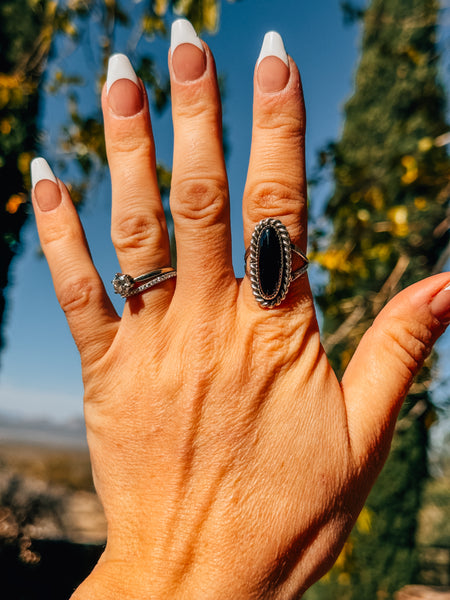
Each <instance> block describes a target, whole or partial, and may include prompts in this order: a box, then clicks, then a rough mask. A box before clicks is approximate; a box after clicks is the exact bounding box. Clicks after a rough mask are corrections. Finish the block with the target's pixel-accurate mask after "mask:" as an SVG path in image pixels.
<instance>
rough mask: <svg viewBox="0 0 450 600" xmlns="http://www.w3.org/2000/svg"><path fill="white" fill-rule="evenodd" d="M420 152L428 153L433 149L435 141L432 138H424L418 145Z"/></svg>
mask: <svg viewBox="0 0 450 600" xmlns="http://www.w3.org/2000/svg"><path fill="white" fill-rule="evenodd" d="M417 147H418V148H419V150H420V152H428V150H431V148H432V147H433V140H432V139H431V138H430V137H424V138H422V139H421V140H419V143H418V144H417Z"/></svg>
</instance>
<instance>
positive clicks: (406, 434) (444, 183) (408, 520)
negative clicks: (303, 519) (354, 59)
mask: <svg viewBox="0 0 450 600" xmlns="http://www.w3.org/2000/svg"><path fill="white" fill-rule="evenodd" d="M438 8H439V6H438V3H437V2H436V1H435V0H414V2H411V1H410V0H372V1H371V2H370V3H369V5H368V7H367V9H366V10H365V11H364V15H363V26H364V30H363V40H362V53H361V59H360V63H359V66H358V70H357V73H356V78H355V92H354V94H353V96H352V97H351V98H350V100H349V101H348V102H347V104H346V106H345V126H344V129H343V133H342V137H341V139H340V140H339V141H338V142H337V143H336V144H331V145H330V146H329V148H328V149H327V150H326V152H324V153H322V155H321V161H322V164H325V165H329V166H331V167H332V169H333V175H334V181H335V189H334V193H333V195H332V197H331V198H330V199H329V202H328V204H327V207H326V215H327V216H328V218H329V221H330V222H331V223H332V233H331V235H326V232H321V235H318V236H317V238H316V241H315V247H314V254H315V258H316V260H317V261H319V262H320V263H321V264H322V265H323V266H324V267H325V268H326V269H327V271H328V274H329V280H328V283H327V285H326V287H325V288H324V290H323V293H322V294H320V296H319V303H320V306H321V308H322V311H323V314H324V330H325V334H326V338H325V347H326V348H327V350H328V353H329V355H330V357H331V360H332V362H333V364H334V367H335V369H336V371H337V372H338V373H342V372H343V370H344V369H345V367H346V365H347V363H348V360H349V358H350V357H351V355H352V353H353V351H354V349H355V347H356V345H357V343H358V342H359V339H360V338H361V335H362V334H363V332H364V331H365V330H366V329H367V328H368V326H370V323H371V321H372V319H373V317H374V316H375V315H376V314H377V313H378V312H379V310H380V309H381V308H382V306H383V305H384V304H385V303H386V301H388V300H389V299H390V298H391V297H392V296H393V295H394V294H395V293H397V292H398V291H399V290H400V289H401V288H402V287H405V286H406V285H408V284H410V283H412V282H414V281H417V280H418V279H421V278H423V277H426V276H428V275H430V274H431V273H433V272H438V271H440V270H442V268H443V266H444V263H445V258H446V256H447V253H448V244H449V228H448V221H447V211H448V209H449V184H450V159H449V155H448V152H447V151H446V148H445V144H446V143H448V139H447V137H448V135H447V132H448V130H449V127H448V124H447V123H446V121H445V94H444V90H443V88H442V86H441V84H440V82H439V70H438V69H439V66H438V58H439V56H438V51H437V46H436V27H437V16H438ZM431 365H432V363H431V361H430V362H428V363H427V364H426V366H425V368H424V369H423V370H422V373H421V375H420V377H419V379H418V380H417V382H416V384H415V386H414V387H413V390H412V394H411V395H410V396H409V398H408V401H407V402H406V404H405V407H404V409H403V412H402V415H401V421H400V423H403V429H402V426H401V425H400V428H399V430H398V431H397V434H396V437H395V439H394V444H393V451H392V453H391V456H390V458H389V459H388V462H387V464H386V466H385V468H384V470H383V472H382V474H381V476H380V478H379V480H378V482H377V485H376V486H375V488H374V490H373V492H372V494H371V495H370V497H369V499H368V502H367V510H368V511H369V513H370V514H371V515H372V519H371V531H370V535H367V534H366V533H364V534H360V533H359V532H358V530H357V529H356V530H355V532H354V533H353V534H352V537H351V542H350V544H351V548H350V551H349V548H347V551H348V560H347V561H344V564H341V565H339V566H338V567H336V568H335V570H334V572H333V573H332V575H331V576H330V577H329V579H328V580H326V581H325V582H323V583H322V584H319V588H320V587H322V588H323V591H324V590H325V589H327V590H328V591H327V592H325V591H324V594H323V595H319V597H320V598H326V597H328V596H327V595H326V594H327V593H329V594H331V596H330V597H334V598H340V599H341V598H348V599H349V600H350V599H352V600H353V599H354V600H356V599H358V600H359V599H361V598H364V599H366V598H367V599H369V598H370V599H372V598H377V597H382V598H390V597H391V595H392V594H393V592H394V591H395V590H396V589H399V588H400V587H402V585H404V584H407V583H411V582H413V581H414V578H415V577H416V573H417V571H416V567H417V560H416V559H417V553H416V549H415V544H416V542H415V539H416V529H417V515H418V511H419V509H420V505H421V493H422V488H423V485H424V480H425V478H426V476H427V453H426V448H427V443H428V427H429V425H430V423H431V420H432V417H433V411H432V405H431V402H430V399H429V396H428V394H427V393H426V391H425V390H426V384H427V383H429V379H430V369H431ZM319 588H318V589H319ZM314 593H315V594H317V593H318V592H317V591H314ZM309 597H311V598H313V597H314V596H308V598H309Z"/></svg>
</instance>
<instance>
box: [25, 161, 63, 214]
mask: <svg viewBox="0 0 450 600" xmlns="http://www.w3.org/2000/svg"><path fill="white" fill-rule="evenodd" d="M31 183H32V186H33V190H34V197H35V199H36V202H37V205H38V206H39V208H40V210H42V211H43V212H48V211H49V210H53V209H54V208H56V207H57V206H59V205H60V204H61V191H60V189H59V186H58V183H57V181H56V177H55V176H54V174H53V171H52V170H51V168H50V166H49V164H48V162H47V161H46V160H45V158H35V159H33V160H32V161H31Z"/></svg>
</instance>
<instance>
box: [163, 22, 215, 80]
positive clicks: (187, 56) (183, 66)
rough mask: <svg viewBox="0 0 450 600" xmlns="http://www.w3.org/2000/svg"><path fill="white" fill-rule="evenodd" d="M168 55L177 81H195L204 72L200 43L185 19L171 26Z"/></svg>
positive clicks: (204, 66)
mask: <svg viewBox="0 0 450 600" xmlns="http://www.w3.org/2000/svg"><path fill="white" fill-rule="evenodd" d="M170 54H171V57H172V66H173V70H174V73H175V77H176V78H177V79H178V81H182V82H187V81H195V80H196V79H198V78H199V77H201V76H202V75H203V73H204V72H205V68H206V60H205V52H204V50H203V46H202V42H201V40H200V38H199V37H198V36H197V34H196V33H195V29H194V28H193V27H192V25H191V23H190V22H189V21H188V20H187V19H177V20H176V21H174V22H173V24H172V31H171V36H170Z"/></svg>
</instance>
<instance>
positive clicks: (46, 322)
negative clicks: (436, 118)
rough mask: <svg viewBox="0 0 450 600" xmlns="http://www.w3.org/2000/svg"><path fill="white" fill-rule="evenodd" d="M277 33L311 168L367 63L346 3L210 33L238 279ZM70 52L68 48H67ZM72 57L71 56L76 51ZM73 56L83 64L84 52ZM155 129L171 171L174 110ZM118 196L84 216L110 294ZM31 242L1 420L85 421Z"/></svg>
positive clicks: (277, 4) (300, 3)
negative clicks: (255, 132) (222, 87)
mask: <svg viewBox="0 0 450 600" xmlns="http://www.w3.org/2000/svg"><path fill="white" fill-rule="evenodd" d="M271 29H275V30H277V31H279V32H280V33H281V34H282V36H283V38H284V41H285V45H286V49H287V51H288V53H289V54H291V56H292V57H293V58H294V59H295V60H296V62H297V64H298V66H299V68H300V71H301V73H302V79H303V87H304V92H305V99H306V107H307V115H308V128H307V163H308V165H309V166H310V167H311V166H312V165H313V164H314V159H315V154H316V152H317V150H318V149H319V148H321V147H322V146H323V145H324V144H326V143H327V141H329V140H331V139H334V138H336V137H337V136H338V135H339V131H340V127H341V125H342V111H341V109H342V105H343V102H344V101H345V100H346V99H347V98H348V97H349V95H350V93H351V91H352V85H353V72H354V69H355V67H356V61H357V57H358V39H359V31H358V28H357V27H356V26H352V27H345V26H344V25H343V20H342V14H341V12H340V9H339V1H338V0H322V1H319V2H311V1H310V0H283V1H276V0H242V1H241V2H236V3H233V4H229V3H227V2H224V3H223V8H222V15H221V26H220V30H219V32H218V34H216V35H215V36H204V39H205V41H207V42H208V43H209V45H210V47H211V48H212V50H213V53H214V55H215V59H216V63H217V67H218V70H219V72H221V73H223V74H224V75H225V77H226V98H225V105H224V121H225V124H226V127H227V130H228V139H229V143H230V147H231V152H230V156H229V159H228V174H229V180H230V191H231V211H232V228H233V259H234V263H235V267H236V272H237V275H242V272H243V253H244V247H243V242H242V228H241V208H240V202H241V194H242V190H243V187H244V182H245V175H246V169H247V161H248V156H249V150H250V133H251V110H252V77H253V68H254V63H255V61H256V59H257V56H258V53H259V47H260V44H261V42H262V39H263V36H264V33H265V32H266V31H268V30H271ZM143 43H144V44H148V43H150V42H143ZM167 48H168V42H167V41H161V40H157V41H155V42H153V43H152V47H151V48H149V50H150V51H151V52H152V53H153V54H154V56H155V57H156V58H157V59H158V62H159V64H160V65H161V67H162V68H163V69H164V70H166V71H167ZM125 49H126V48H125V46H124V44H122V45H121V43H120V41H119V42H118V44H117V45H116V47H115V51H125ZM62 51H64V52H68V50H67V49H66V48H65V49H62ZM131 58H132V57H131ZM56 60H58V57H57V58H56ZM68 60H69V61H70V60H71V59H70V53H69V58H68ZM73 60H79V59H78V57H77V54H76V52H75V54H74V55H73ZM80 64H83V61H81V62H80ZM86 101H87V103H89V102H95V101H96V96H95V94H94V92H93V91H89V90H86ZM61 103H62V99H61V98H51V99H48V100H47V101H46V104H45V107H44V110H43V113H42V123H41V124H42V129H43V131H44V132H45V133H46V135H44V136H43V140H44V143H43V148H42V154H43V155H44V156H47V157H48V158H49V160H50V161H52V159H55V158H56V157H57V151H56V149H55V148H54V147H52V146H51V145H50V144H49V141H48V140H50V139H54V138H55V136H56V134H57V127H58V115H59V114H61ZM153 128H154V135H155V139H156V146H157V154H158V158H159V159H160V160H163V162H164V163H165V164H166V165H168V166H170V164H171V154H172V129H171V122H170V111H167V112H166V113H165V114H164V115H163V116H162V117H160V118H155V117H154V118H153ZM56 174H57V175H58V172H57V173H56ZM109 193H110V188H109V178H108V177H106V178H105V181H104V182H103V183H102V184H101V185H100V186H99V187H98V189H97V190H96V192H95V194H94V195H95V198H94V197H93V198H89V200H88V202H87V203H86V205H85V207H84V208H83V210H82V212H81V216H82V220H83V223H84V225H85V229H86V234H87V237H88V240H89V243H90V246H91V250H92V254H93V258H94V261H95V264H96V266H97V268H98V270H99V272H100V275H101V276H102V278H103V280H104V281H105V284H106V285H107V287H108V289H110V280H111V279H112V276H113V275H114V273H115V272H116V270H118V265H117V261H116V258H115V255H114V250H113V247H112V245H111V241H110V237H109V229H110V217H109ZM325 193H326V190H325V189H323V190H322V191H321V192H320V191H319V192H317V193H315V194H314V195H313V196H312V207H311V212H312V215H313V218H316V217H317V215H319V214H320V206H321V203H322V200H323V196H324V194H325ZM23 239H24V241H25V246H24V251H23V253H22V255H21V256H20V257H19V258H18V259H16V260H15V262H14V264H13V269H12V273H11V282H12V285H11V287H10V289H9V294H8V307H9V309H8V314H7V326H6V330H5V337H6V348H5V350H4V352H3V355H2V357H1V371H0V414H1V413H2V412H3V413H4V412H8V413H14V414H18V415H26V416H29V417H41V418H49V419H54V420H63V419H66V418H71V417H78V416H81V415H82V384H81V372H80V366H79V359H78V354H77V352H76V349H75V347H74V344H73V342H72V338H71V336H70V333H69V330H68V327H67V325H66V323H65V319H64V315H63V314H62V311H61V310H60V308H59V306H58V304H57V302H56V299H55V297H54V293H53V287H52V283H51V279H50V275H49V272H48V268H47V265H46V262H45V260H43V259H42V258H40V257H39V256H38V249H39V242H38V238H37V234H36V230H35V225H34V220H33V219H32V218H31V219H30V220H29V223H28V225H27V226H26V229H25V231H24V235H23ZM114 302H115V304H116V306H117V307H118V309H119V310H120V309H121V306H122V300H121V299H120V298H118V297H115V298H114ZM448 346H449V335H448V334H447V336H446V338H445V339H444V341H443V342H442V348H447V349H448Z"/></svg>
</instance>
